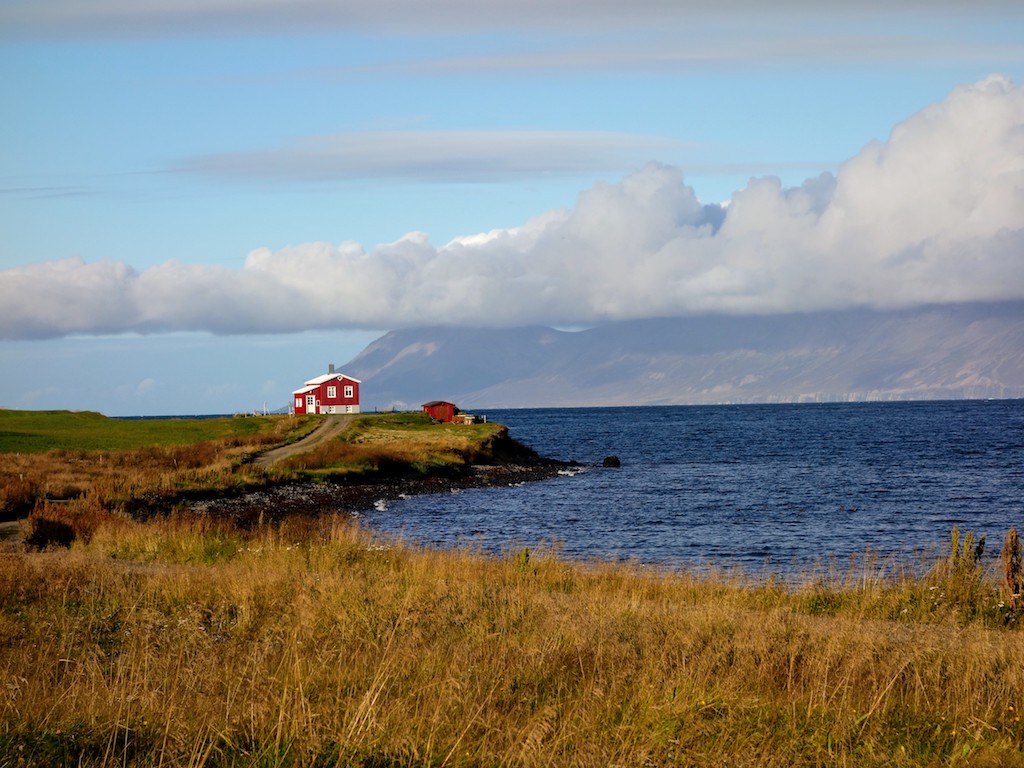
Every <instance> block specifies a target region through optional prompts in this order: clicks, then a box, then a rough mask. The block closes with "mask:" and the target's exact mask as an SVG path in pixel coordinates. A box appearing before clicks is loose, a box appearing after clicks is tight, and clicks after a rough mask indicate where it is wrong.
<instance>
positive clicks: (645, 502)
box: [366, 400, 1024, 571]
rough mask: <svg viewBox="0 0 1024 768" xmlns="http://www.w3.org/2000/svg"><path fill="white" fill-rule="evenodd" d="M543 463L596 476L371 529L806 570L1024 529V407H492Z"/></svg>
mask: <svg viewBox="0 0 1024 768" xmlns="http://www.w3.org/2000/svg"><path fill="white" fill-rule="evenodd" d="M485 413H486V415H487V416H488V418H489V419H490V420H492V421H498V422H500V423H502V424H505V425H506V426H508V428H509V430H510V433H511V435H512V436H513V437H515V438H516V439H518V440H519V441H520V442H523V443H526V444H527V445H529V446H531V447H532V448H534V449H536V450H537V451H538V452H539V453H541V454H542V455H545V456H551V457H556V458H561V459H575V460H577V461H579V462H581V463H584V464H597V463H600V462H601V460H602V459H603V458H604V457H605V456H607V455H610V454H614V455H617V456H619V458H620V459H621V461H622V468H621V469H601V468H593V469H589V470H588V471H585V472H582V473H580V474H576V475H574V476H559V477H557V478H555V479H552V480H548V481H543V482H539V483H529V484H525V485H520V486H516V487H510V488H492V489H474V490H466V491H461V492H458V493H454V494H444V495H436V496H422V497H416V498H411V499H407V500H401V501H397V502H394V503H391V504H389V505H388V506H387V508H385V509H381V510H377V511H374V512H370V513H369V514H367V515H366V520H367V522H368V523H369V524H370V526H371V527H373V528H375V529H377V530H380V531H384V532H388V533H397V534H401V535H403V536H405V537H406V538H407V539H411V540H413V541H417V542H421V543H425V544H428V545H430V546H439V547H451V546H463V545H469V546H473V547H476V548H479V549H482V550H483V551H486V552H503V551H509V550H510V549H512V548H516V547H521V546H531V547H535V546H538V545H555V546H557V547H558V549H559V550H560V551H561V552H562V553H563V554H564V555H566V556H569V557H572V558H581V559H588V558H599V559H616V560H630V561H636V562H640V563H653V564H659V565H663V566H669V567H675V566H680V565H682V566H689V567H695V566H696V567H700V566H703V565H707V564H715V565H718V566H726V567H730V566H739V567H741V568H744V569H747V570H752V571H762V570H764V569H766V568H767V569H769V570H773V569H778V570H782V571H785V570H787V569H790V568H804V567H807V566H809V565H811V564H813V563H815V562H818V561H821V560H823V559H824V560H827V559H830V558H846V557H848V556H850V555H856V554H860V553H864V552H865V551H872V552H875V553H879V554H881V555H886V556H887V555H896V556H897V557H898V558H899V559H907V560H912V559H913V558H915V557H920V556H921V555H922V554H925V555H927V554H929V553H930V554H932V555H934V554H936V553H938V552H939V551H942V550H943V548H946V549H947V551H948V546H949V545H948V540H949V533H950V530H951V528H952V527H953V526H959V527H960V529H961V530H967V529H969V530H973V531H975V532H976V533H977V534H978V535H981V534H985V535H987V537H988V542H989V547H988V548H989V551H990V553H993V554H997V553H998V549H999V547H1000V546H1001V541H1002V538H1003V536H1004V535H1005V533H1006V531H1007V529H1009V528H1010V527H1017V528H1019V529H1024V401H1021V400H1009V401H1008V400H1002V401H955V402H916V403H850V404H825V405H821V404H807V405H733V406H671V407H635V408H580V409H565V408H562V409H526V410H519V409H517V410H501V411H499V410H495V411H486V412H485Z"/></svg>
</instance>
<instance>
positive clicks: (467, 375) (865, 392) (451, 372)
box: [343, 302, 1024, 409]
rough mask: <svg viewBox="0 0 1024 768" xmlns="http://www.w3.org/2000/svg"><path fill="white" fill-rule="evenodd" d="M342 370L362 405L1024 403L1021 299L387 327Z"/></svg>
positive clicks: (491, 406)
mask: <svg viewBox="0 0 1024 768" xmlns="http://www.w3.org/2000/svg"><path fill="white" fill-rule="evenodd" d="M343 369H344V370H345V371H346V373H347V374H348V375H351V376H354V377H355V378H358V379H360V380H361V381H362V382H363V403H364V406H363V407H364V409H373V408H376V409H387V408H400V409H401V408H418V407H419V405H420V404H421V403H424V402H427V401H429V400H434V399H444V400H451V401H453V402H456V403H458V404H459V405H460V406H461V407H463V408H484V407H489V408H519V407H571V406H601V405H607V406H612V405H670V404H672V405H675V404H679V405H684V404H710V403H757V402H804V401H823V402H824V401H849V400H913V399H963V398H972V399H974V398H1007V397H1024V302H1003V303H995V304H958V305H941V306H928V307H922V308H917V309H910V310H890V311H879V310H869V309H850V310H836V311H831V312H815V313H800V314H788V315H769V316H749V317H736V316H711V315H706V316H694V317H684V318H663V319H654V320H630V321H622V322H616V323H609V324H607V325H602V326H597V327H594V328H590V329H587V330H582V331H564V330H557V329H554V328H550V327H546V326H539V325H537V326H524V327H520V328H511V329H485V328H445V327H440V326H435V327H424V328H416V329H405V330H397V331H391V332H389V333H387V334H385V335H384V336H382V337H381V338H379V339H377V340H375V341H374V342H372V343H371V344H369V345H368V346H367V347H366V348H365V349H364V350H363V351H362V352H360V353H359V354H358V355H357V356H356V357H355V358H353V359H352V360H351V361H349V362H348V363H347V364H345V366H344V367H343Z"/></svg>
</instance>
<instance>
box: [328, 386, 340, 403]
mask: <svg viewBox="0 0 1024 768" xmlns="http://www.w3.org/2000/svg"><path fill="white" fill-rule="evenodd" d="M337 396H338V388H337V387H328V388H327V399H328V400H334V399H335V398H336V397H337Z"/></svg>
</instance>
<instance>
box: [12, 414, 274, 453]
mask: <svg viewBox="0 0 1024 768" xmlns="http://www.w3.org/2000/svg"><path fill="white" fill-rule="evenodd" d="M274 423H275V422H274V417H269V416H247V417H245V418H217V419H138V420H135V419H111V418H108V417H107V416H104V415H103V414H101V413H95V412H93V411H11V410H0V453H15V452H21V453H45V452H46V451H52V450H72V451H128V450H134V449H136V448H145V447H148V446H154V445H158V446H165V447H167V446H177V445H188V444H189V443H198V442H202V441H204V440H216V439H219V438H223V437H247V436H250V435H254V434H258V433H260V432H269V431H271V430H273V428H274Z"/></svg>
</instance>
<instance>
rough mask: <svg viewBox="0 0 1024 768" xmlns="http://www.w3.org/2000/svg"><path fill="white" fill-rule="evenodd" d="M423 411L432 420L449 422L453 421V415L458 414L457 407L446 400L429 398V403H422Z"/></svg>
mask: <svg viewBox="0 0 1024 768" xmlns="http://www.w3.org/2000/svg"><path fill="white" fill-rule="evenodd" d="M423 412H424V413H425V414H427V415H428V416H430V418H432V419H433V420H434V421H446V422H450V421H455V417H456V416H458V414H459V407H458V406H457V405H455V403H449V402H447V401H446V400H431V401H430V402H429V403H424V404H423Z"/></svg>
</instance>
